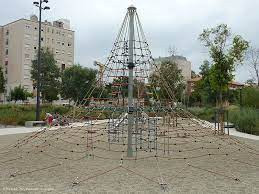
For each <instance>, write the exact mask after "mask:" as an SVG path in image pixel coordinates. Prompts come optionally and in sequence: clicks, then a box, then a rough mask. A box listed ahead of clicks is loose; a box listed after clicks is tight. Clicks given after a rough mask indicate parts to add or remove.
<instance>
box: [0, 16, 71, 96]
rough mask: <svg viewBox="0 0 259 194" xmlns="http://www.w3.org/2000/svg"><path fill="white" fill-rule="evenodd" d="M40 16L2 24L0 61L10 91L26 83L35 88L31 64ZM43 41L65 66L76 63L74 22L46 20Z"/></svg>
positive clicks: (31, 88)
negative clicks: (71, 25)
mask: <svg viewBox="0 0 259 194" xmlns="http://www.w3.org/2000/svg"><path fill="white" fill-rule="evenodd" d="M38 27H39V25H38V18H37V16H35V15H33V16H31V18H30V20H28V19H19V20H17V21H14V22H11V23H9V24H6V25H4V26H0V65H2V67H3V69H4V75H5V78H6V90H7V91H6V94H5V95H7V96H8V94H9V92H10V90H11V89H13V88H14V87H15V86H18V85H20V84H21V85H22V86H24V87H25V88H26V89H27V90H28V91H30V92H32V91H33V90H34V88H33V85H32V80H31V74H30V71H31V64H32V60H34V59H36V57H37V51H38V32H39V29H38ZM41 45H42V47H48V48H49V49H50V50H51V51H52V52H53V54H54V56H55V60H56V61H57V65H58V66H59V67H60V69H61V70H64V69H65V68H67V67H70V66H71V65H72V64H73V63H74V31H73V30H71V29H70V22H69V20H66V19H60V20H57V21H54V22H52V23H51V22H48V21H45V22H42V28H41Z"/></svg>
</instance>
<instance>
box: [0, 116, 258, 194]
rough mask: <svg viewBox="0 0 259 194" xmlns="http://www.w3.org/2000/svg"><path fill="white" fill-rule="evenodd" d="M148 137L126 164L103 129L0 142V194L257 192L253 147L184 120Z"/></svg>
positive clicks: (118, 142) (122, 143)
mask: <svg viewBox="0 0 259 194" xmlns="http://www.w3.org/2000/svg"><path fill="white" fill-rule="evenodd" d="M148 135H150V134H146V136H145V135H143V137H142V138H140V139H138V140H136V139H135V140H134V138H133V144H134V145H135V142H137V145H138V147H137V151H136V147H135V146H133V150H134V154H133V157H130V158H129V157H127V156H126V152H127V143H126V141H127V139H126V138H125V136H124V135H123V134H122V135H121V137H117V138H116V137H115V136H112V134H111V136H110V141H108V139H109V136H108V135H107V131H106V130H105V127H104V124H101V125H96V126H95V125H94V126H91V127H89V126H88V127H78V128H75V127H73V128H62V129H58V130H44V131H41V132H35V133H31V134H19V135H5V136H0V172H1V173H0V193H62V194H63V193H242V194H243V193H259V141H254V140H248V139H242V138H235V137H232V136H227V135H223V136H222V135H215V134H214V132H212V131H210V130H209V129H203V128H200V127H198V126H197V125H196V124H190V123H186V122H184V121H183V122H182V124H180V125H178V126H177V127H167V126H163V127H161V128H159V130H158V131H157V136H156V137H157V143H154V142H153V140H154V139H153V140H152V138H150V139H148V137H149V136H148ZM140 140H142V143H140V142H141V141H140ZM109 142H110V143H109Z"/></svg>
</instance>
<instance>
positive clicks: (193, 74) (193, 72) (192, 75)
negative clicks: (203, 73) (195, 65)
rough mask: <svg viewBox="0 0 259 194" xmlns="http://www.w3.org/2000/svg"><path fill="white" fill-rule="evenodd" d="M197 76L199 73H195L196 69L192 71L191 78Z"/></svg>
mask: <svg viewBox="0 0 259 194" xmlns="http://www.w3.org/2000/svg"><path fill="white" fill-rule="evenodd" d="M195 77H197V74H196V73H195V71H193V70H192V71H191V78H195Z"/></svg>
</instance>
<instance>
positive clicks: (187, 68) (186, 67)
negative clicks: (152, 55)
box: [155, 55, 192, 83]
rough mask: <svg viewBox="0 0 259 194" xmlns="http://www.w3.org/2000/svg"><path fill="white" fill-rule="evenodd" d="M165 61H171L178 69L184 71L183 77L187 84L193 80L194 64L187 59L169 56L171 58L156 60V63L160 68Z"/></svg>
mask: <svg viewBox="0 0 259 194" xmlns="http://www.w3.org/2000/svg"><path fill="white" fill-rule="evenodd" d="M164 61H171V62H173V63H175V64H176V65H177V67H178V68H179V69H180V70H181V71H182V75H183V78H184V81H185V82H186V83H187V81H188V80H190V79H191V71H192V70H191V67H192V64H191V62H190V61H188V60H187V59H186V58H185V57H183V56H177V55H175V56H169V57H159V58H157V59H155V63H156V64H157V66H158V67H159V66H160V65H161V63H162V62H164Z"/></svg>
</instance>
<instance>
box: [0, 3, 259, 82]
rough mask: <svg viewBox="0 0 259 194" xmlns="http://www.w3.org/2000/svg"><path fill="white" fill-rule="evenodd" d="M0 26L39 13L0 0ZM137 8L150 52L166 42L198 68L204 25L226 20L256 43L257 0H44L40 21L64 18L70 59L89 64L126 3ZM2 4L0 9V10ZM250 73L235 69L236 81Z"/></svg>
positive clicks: (163, 50)
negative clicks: (71, 36)
mask: <svg viewBox="0 0 259 194" xmlns="http://www.w3.org/2000/svg"><path fill="white" fill-rule="evenodd" d="M0 1H1V3H0V5H1V12H0V25H4V24H6V23H8V22H11V21H13V20H16V19H19V18H29V16H30V15H31V14H38V10H37V9H36V8H34V7H33V5H32V1H31V0H11V1H7V0H0ZM132 3H133V4H134V5H135V6H136V7H137V11H138V14H139V16H140V20H141V22H142V25H143V28H144V32H145V34H146V38H147V40H148V42H149V45H150V49H151V52H152V54H153V57H158V56H166V55H168V48H169V46H170V45H171V46H175V47H176V48H177V51H178V53H177V54H180V55H183V56H185V57H187V59H188V60H189V61H191V62H192V69H193V70H195V71H196V72H198V70H199V66H200V64H201V63H202V61H203V60H205V59H208V52H207V50H206V49H205V48H204V47H203V46H202V45H201V43H200V42H199V40H198V35H199V34H200V33H201V32H202V30H203V29H204V28H207V27H213V26H216V25H218V24H220V23H226V24H228V25H229V27H231V29H232V32H233V33H234V34H240V35H242V36H243V37H244V38H245V39H246V40H248V41H250V42H251V44H252V45H253V46H257V47H259V39H258V34H259V29H258V24H259V14H258V9H259V0H73V1H72V0H49V3H48V5H49V6H50V8H51V10H50V11H46V12H45V13H44V14H43V20H45V19H47V20H50V21H52V20H55V19H60V18H67V19H69V20H70V21H71V26H72V29H73V30H75V62H79V63H80V64H81V65H83V66H90V67H91V66H92V63H93V60H96V59H99V60H102V61H104V60H105V57H106V56H108V55H109V51H110V49H111V47H112V44H113V41H114V40H115V37H116V35H117V32H118V31H119V27H120V25H121V23H122V20H123V17H124V15H125V14H126V11H127V7H128V6H129V5H130V4H132ZM3 7H4V9H3ZM249 78H250V73H249V71H248V68H247V67H245V66H243V67H239V68H238V69H237V73H236V80H238V81H242V82H243V81H246V80H247V79H249Z"/></svg>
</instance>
